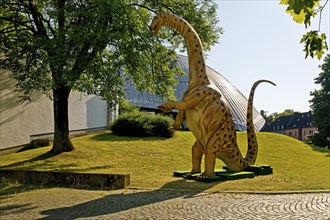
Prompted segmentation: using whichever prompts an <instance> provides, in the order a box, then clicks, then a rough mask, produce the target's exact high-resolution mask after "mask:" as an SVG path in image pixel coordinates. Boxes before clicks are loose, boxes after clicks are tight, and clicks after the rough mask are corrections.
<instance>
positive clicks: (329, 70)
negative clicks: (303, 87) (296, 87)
mask: <svg viewBox="0 0 330 220" xmlns="http://www.w3.org/2000/svg"><path fill="white" fill-rule="evenodd" d="M320 68H321V70H322V71H321V73H320V74H319V76H318V77H316V78H315V83H316V84H319V85H320V86H321V88H320V89H318V90H314V91H313V92H311V96H312V97H313V98H312V99H311V100H310V103H311V109H312V110H313V117H314V120H315V122H316V124H317V127H318V134H317V135H316V137H314V141H313V142H314V143H315V144H316V145H319V146H320V147H326V146H328V147H330V54H327V56H326V57H325V59H324V63H323V64H322V65H321V66H320Z"/></svg>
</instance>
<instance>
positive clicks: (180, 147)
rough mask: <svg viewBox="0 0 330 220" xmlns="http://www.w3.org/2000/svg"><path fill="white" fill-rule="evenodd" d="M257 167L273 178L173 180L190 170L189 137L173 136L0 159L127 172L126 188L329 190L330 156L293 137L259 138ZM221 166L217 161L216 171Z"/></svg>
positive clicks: (116, 139) (90, 143)
mask: <svg viewBox="0 0 330 220" xmlns="http://www.w3.org/2000/svg"><path fill="white" fill-rule="evenodd" d="M257 137H258V141H259V155H258V159H257V164H268V165H271V166H272V167H273V169H274V174H272V175H267V176H257V177H256V178H253V179H242V180H233V181H224V182H215V183H200V182H194V181H190V180H185V179H182V178H176V177H172V174H173V171H175V170H189V169H190V168H191V167H190V163H191V160H190V158H191V146H192V144H193V143H194V140H195V139H194V137H193V135H192V134H191V132H184V131H180V132H176V133H175V135H174V137H173V138H170V139H163V138H130V137H121V136H115V135H113V134H111V133H109V132H103V133H96V134H90V135H86V136H82V137H76V138H73V139H72V141H73V144H74V145H75V147H76V149H75V150H74V151H73V152H68V153H62V154H60V155H57V156H53V157H49V156H48V155H47V151H49V150H50V147H44V148H39V149H34V150H29V151H25V152H20V153H16V154H11V155H6V156H1V157H0V169H24V170H40V171H41V170H42V171H47V170H48V171H67V172H89V173H111V174H114V173H119V174H122V173H129V174H131V185H130V187H137V188H172V189H189V190H203V191H204V190H208V191H226V190H230V191H236V190H237V191H238V190H240V191H287V190H329V189H330V151H329V150H325V149H320V148H316V147H312V146H309V145H307V144H304V143H302V142H300V141H297V140H295V139H293V138H289V137H287V136H284V135H279V134H272V133H257ZM238 141H239V146H240V148H241V151H242V152H243V154H245V152H246V142H247V141H246V133H242V132H238ZM223 165H224V164H223V163H222V162H221V161H220V160H218V161H217V168H222V166H223Z"/></svg>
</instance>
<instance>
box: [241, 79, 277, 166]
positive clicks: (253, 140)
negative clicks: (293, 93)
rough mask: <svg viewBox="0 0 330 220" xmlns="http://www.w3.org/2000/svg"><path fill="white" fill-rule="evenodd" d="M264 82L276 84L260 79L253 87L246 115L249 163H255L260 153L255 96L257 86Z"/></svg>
mask: <svg viewBox="0 0 330 220" xmlns="http://www.w3.org/2000/svg"><path fill="white" fill-rule="evenodd" d="M263 82H267V83H270V84H272V85H274V86H276V85H275V84H274V83H273V82H271V81H269V80H258V81H256V82H255V83H254V84H253V86H252V88H251V91H250V96H249V101H248V108H247V115H246V121H247V126H246V127H247V139H248V150H247V153H246V156H245V160H246V161H247V162H248V164H254V163H255V161H256V159H257V154H258V142H257V137H256V134H255V131H254V123H253V97H254V92H255V90H256V88H257V86H258V85H259V84H260V83H263Z"/></svg>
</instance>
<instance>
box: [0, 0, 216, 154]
mask: <svg viewBox="0 0 330 220" xmlns="http://www.w3.org/2000/svg"><path fill="white" fill-rule="evenodd" d="M163 11H166V12H170V13H174V14H178V15H180V16H182V17H183V18H184V19H186V20H187V21H189V22H190V23H191V24H192V25H193V26H194V27H195V29H196V30H197V32H198V33H199V34H200V37H201V39H202V42H203V46H204V48H205V49H210V46H211V45H212V44H214V43H215V42H216V41H217V39H218V38H219V35H220V34H221V28H219V27H217V22H218V20H217V18H216V4H215V2H214V1H198V0H177V1H172V0H149V1H148V0H93V1H89V0H79V1H77V0H73V1H68V0H56V1H50V0H40V1H36V0H2V1H1V3H0V42H1V43H0V52H1V53H2V55H4V56H2V57H1V59H0V68H3V69H8V70H10V71H11V74H12V75H11V76H12V77H13V78H14V79H16V80H17V88H18V90H19V91H21V94H22V96H21V98H22V100H28V97H29V96H30V95H31V94H32V93H33V92H34V91H41V92H43V93H44V94H47V95H48V96H49V97H50V98H51V99H52V100H53V103H54V122H55V128H54V130H55V136H54V146H53V149H52V151H53V152H55V153H60V152H63V151H70V150H72V149H73V146H72V144H71V141H70V139H69V137H68V134H69V130H68V103H67V102H68V97H69V94H70V92H71V90H72V89H75V90H79V91H82V92H86V93H88V94H96V95H100V96H102V97H104V98H105V99H106V100H108V101H109V104H113V101H114V100H118V99H119V98H120V97H122V96H123V94H124V92H125V91H124V88H125V86H124V85H125V82H126V80H127V79H130V81H131V82H132V83H133V84H135V85H136V87H137V88H138V89H140V90H144V91H149V92H152V93H154V94H158V95H162V96H163V97H173V96H172V95H173V87H172V85H173V84H174V82H175V77H174V75H175V74H177V73H180V72H181V71H180V70H179V69H177V68H175V66H176V65H175V62H176V61H175V57H176V53H175V49H176V48H184V47H183V45H184V43H183V41H182V38H181V37H180V36H179V34H177V33H176V32H173V31H172V30H170V29H162V31H161V33H160V34H158V35H155V34H153V33H152V32H151V31H150V30H149V23H150V21H151V19H152V18H153V16H154V15H155V14H157V13H159V12H163Z"/></svg>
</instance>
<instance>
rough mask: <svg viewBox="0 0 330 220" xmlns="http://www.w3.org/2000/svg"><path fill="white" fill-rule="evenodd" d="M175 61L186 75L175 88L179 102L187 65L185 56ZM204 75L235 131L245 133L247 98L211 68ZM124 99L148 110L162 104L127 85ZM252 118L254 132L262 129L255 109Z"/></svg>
mask: <svg viewBox="0 0 330 220" xmlns="http://www.w3.org/2000/svg"><path fill="white" fill-rule="evenodd" d="M177 60H178V66H180V67H181V68H182V70H183V71H184V72H185V73H186V74H184V75H183V76H178V84H177V85H176V86H175V97H176V98H177V100H181V99H182V97H183V93H184V92H185V91H186V89H187V87H188V81H189V76H188V74H189V64H188V57H187V56H183V55H178V56H177ZM206 74H207V75H208V77H209V80H210V81H211V82H212V83H214V84H215V85H216V86H217V87H218V88H219V90H220V92H221V93H222V95H223V97H224V99H225V100H226V101H227V103H228V105H229V107H230V110H231V113H232V116H233V120H234V123H235V127H236V129H237V130H240V131H246V113H247V102H248V101H247V98H246V97H245V96H244V95H243V94H242V93H241V92H240V91H239V90H238V89H237V88H235V87H234V86H233V85H232V84H231V83H230V82H229V81H228V80H227V79H226V78H225V77H223V76H222V75H221V74H220V73H218V72H217V71H215V70H214V69H212V68H211V67H209V66H206ZM251 86H252V85H251ZM126 99H127V100H128V101H129V102H130V103H131V104H133V105H136V106H139V107H143V108H150V109H155V108H156V106H158V105H160V104H162V103H163V102H164V100H162V99H161V98H160V97H158V96H155V95H151V94H149V93H141V92H139V91H137V90H136V89H135V87H134V86H133V85H132V84H129V85H128V88H127V97H126ZM253 118H254V127H255V130H256V131H259V130H260V129H261V128H262V127H263V125H264V123H265V120H264V118H263V117H262V116H261V115H260V114H259V112H258V111H257V110H256V109H254V110H253Z"/></svg>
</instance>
